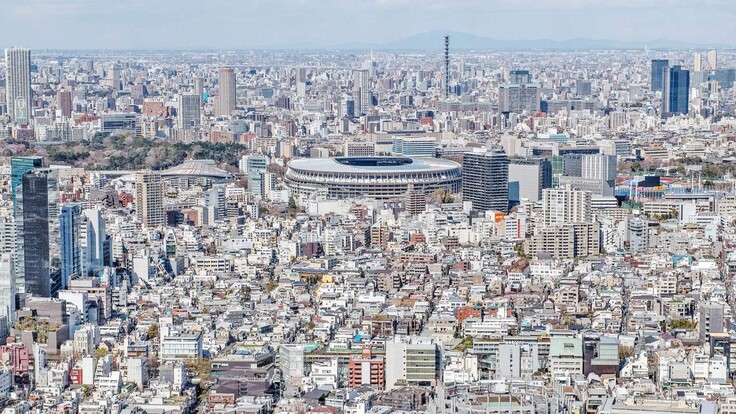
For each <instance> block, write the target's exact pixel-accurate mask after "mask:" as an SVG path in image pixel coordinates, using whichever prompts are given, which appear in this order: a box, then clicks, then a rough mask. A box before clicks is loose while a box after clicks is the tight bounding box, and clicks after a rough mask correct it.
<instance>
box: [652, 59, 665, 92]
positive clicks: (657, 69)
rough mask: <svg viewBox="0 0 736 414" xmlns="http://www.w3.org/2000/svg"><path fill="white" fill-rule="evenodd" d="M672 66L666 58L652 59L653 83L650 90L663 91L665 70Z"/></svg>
mask: <svg viewBox="0 0 736 414" xmlns="http://www.w3.org/2000/svg"><path fill="white" fill-rule="evenodd" d="M669 66H670V62H669V61H668V60H666V59H654V60H652V83H651V87H650V88H649V89H650V90H653V91H661V90H662V89H664V71H665V70H667V68H668V67H669Z"/></svg>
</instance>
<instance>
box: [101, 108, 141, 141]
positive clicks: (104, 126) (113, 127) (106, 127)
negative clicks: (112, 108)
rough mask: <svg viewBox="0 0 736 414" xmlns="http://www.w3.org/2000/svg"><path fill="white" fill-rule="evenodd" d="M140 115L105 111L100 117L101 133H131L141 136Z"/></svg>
mask: <svg viewBox="0 0 736 414" xmlns="http://www.w3.org/2000/svg"><path fill="white" fill-rule="evenodd" d="M140 121H141V120H140V116H139V115H138V114H136V113H126V112H118V113H114V112H113V113H105V114H102V116H101V117H100V133H101V134H103V135H125V134H131V135H133V136H135V137H138V136H141V132H142V131H141V122H140Z"/></svg>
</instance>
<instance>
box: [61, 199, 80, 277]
mask: <svg viewBox="0 0 736 414" xmlns="http://www.w3.org/2000/svg"><path fill="white" fill-rule="evenodd" d="M81 219H82V207H81V206H80V205H79V204H68V205H65V206H63V207H62V208H61V214H60V215H59V234H60V238H61V288H62V289H66V287H67V286H68V285H69V280H70V279H71V278H72V276H74V275H77V276H79V275H80V274H81V271H82V257H81V256H82V249H81V245H80V237H79V235H80V224H81Z"/></svg>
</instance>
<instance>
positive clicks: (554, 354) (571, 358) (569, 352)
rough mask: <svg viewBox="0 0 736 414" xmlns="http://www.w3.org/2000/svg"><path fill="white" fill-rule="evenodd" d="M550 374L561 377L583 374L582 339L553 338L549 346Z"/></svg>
mask: <svg viewBox="0 0 736 414" xmlns="http://www.w3.org/2000/svg"><path fill="white" fill-rule="evenodd" d="M549 372H550V374H552V378H554V377H556V376H560V375H571V374H580V375H582V374H583V343H582V340H581V339H580V338H574V337H553V338H551V339H550V346H549Z"/></svg>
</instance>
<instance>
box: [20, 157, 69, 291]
mask: <svg viewBox="0 0 736 414" xmlns="http://www.w3.org/2000/svg"><path fill="white" fill-rule="evenodd" d="M58 199H59V187H58V173H57V171H55V170H51V169H35V170H33V171H31V172H28V173H26V174H24V175H23V180H22V184H21V186H20V188H18V189H17V190H16V205H17V207H16V233H17V237H16V241H17V253H18V263H17V267H16V287H17V288H18V291H19V292H21V293H23V292H27V293H30V294H32V295H34V296H39V297H50V296H52V295H53V294H55V293H56V292H57V291H58V290H59V289H60V287H61V269H60V268H59V244H60V243H59V242H60V240H59V206H58V201H59V200H58Z"/></svg>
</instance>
